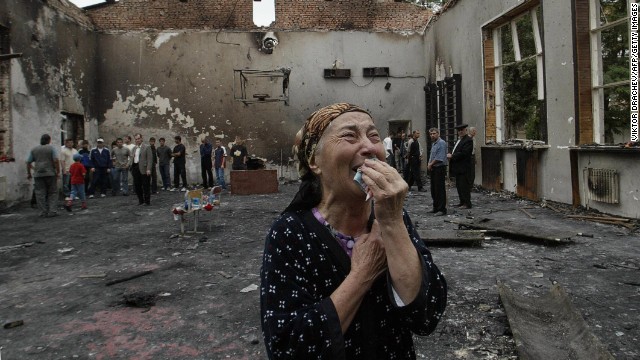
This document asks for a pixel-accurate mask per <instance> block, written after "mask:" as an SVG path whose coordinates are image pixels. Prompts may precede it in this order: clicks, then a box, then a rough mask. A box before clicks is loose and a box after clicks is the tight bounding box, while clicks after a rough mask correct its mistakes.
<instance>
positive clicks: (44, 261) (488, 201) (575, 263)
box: [0, 184, 640, 359]
mask: <svg viewBox="0 0 640 360" xmlns="http://www.w3.org/2000/svg"><path fill="white" fill-rule="evenodd" d="M296 189H297V185H296V184H288V185H280V193H278V194H269V195H252V196H238V195H230V194H224V195H223V197H222V206H221V207H220V208H216V209H214V210H213V212H212V213H213V214H212V213H206V215H205V216H204V220H211V218H213V223H211V225H212V226H211V230H210V231H209V225H210V224H209V223H208V222H200V224H199V229H200V230H202V231H204V233H203V234H192V235H190V237H177V236H176V234H178V233H179V224H178V222H176V221H174V220H173V214H172V213H171V209H172V207H173V204H175V203H179V202H181V201H182V199H183V193H175V192H162V193H161V194H159V195H157V196H153V197H152V200H151V206H150V207H142V206H137V201H136V199H135V197H131V196H130V197H107V198H104V199H91V200H89V203H88V205H89V210H87V211H80V210H79V209H78V210H75V209H74V212H72V213H71V214H69V213H67V212H65V211H64V210H61V211H60V212H59V213H60V216H58V217H56V218H39V217H38V211H37V210H34V209H31V208H29V206H28V204H26V205H24V206H21V207H17V208H14V209H11V210H10V211H6V212H4V213H2V214H0V234H1V235H0V238H1V240H0V321H2V324H3V325H6V326H5V327H3V328H0V347H1V350H0V353H1V356H2V358H3V359H65V358H67V359H68V358H79V359H115V358H127V359H129V358H130V359H266V355H265V351H264V343H263V340H262V336H261V334H260V315H259V290H252V289H253V288H254V287H252V285H259V276H258V274H259V272H260V265H261V255H262V248H263V243H264V236H265V234H266V231H267V229H268V228H269V226H270V224H271V222H272V221H273V219H274V218H275V217H276V216H277V214H278V213H279V212H280V211H281V210H282V209H284V207H285V206H286V205H287V204H288V202H289V201H290V200H291V198H292V197H293V195H294V193H295V191H296ZM448 192H449V203H450V204H455V203H457V195H456V190H455V188H449V189H448ZM472 198H473V203H474V208H473V209H469V210H464V211H458V210H454V209H453V208H449V214H448V215H447V216H443V217H434V216H432V214H431V213H429V212H428V211H429V210H431V197H430V196H429V193H428V192H425V193H413V194H411V195H408V196H407V201H406V209H407V210H408V212H409V214H410V216H411V217H412V219H413V221H414V223H416V225H417V228H418V230H420V231H422V230H424V231H437V230H442V231H443V232H444V231H445V230H446V231H447V232H449V233H450V232H451V231H456V230H457V229H458V228H459V225H458V224H456V222H465V221H466V222H476V221H483V219H485V220H484V223H487V222H488V223H496V222H498V223H499V222H504V223H507V224H510V225H511V226H513V224H516V229H515V230H516V232H517V230H518V228H520V229H522V230H523V231H524V230H527V233H528V234H530V233H531V232H533V233H536V229H539V233H541V234H542V233H544V234H549V232H551V233H552V234H554V233H557V234H563V235H562V236H565V235H566V234H574V235H575V236H571V238H570V239H569V241H566V242H563V243H562V244H561V245H553V244H549V243H548V242H544V241H535V240H533V241H531V239H529V240H527V241H524V240H523V239H522V238H517V237H515V236H514V237H511V236H509V237H507V236H503V235H501V234H500V233H497V234H496V233H488V234H487V235H486V236H487V237H490V239H483V241H482V244H481V245H480V246H460V245H459V244H457V245H455V246H449V247H432V248H431V251H432V254H433V257H434V260H435V262H436V264H438V266H439V267H440V269H441V270H442V271H443V273H444V274H445V276H446V278H447V281H448V285H449V304H448V307H447V311H446V314H445V316H444V317H443V319H442V321H441V323H440V324H439V325H438V328H437V329H436V331H435V332H434V333H433V334H432V335H430V336H429V337H424V338H423V337H415V346H416V352H417V357H418V358H419V359H515V358H517V356H518V355H517V351H516V343H515V341H514V338H513V336H512V334H511V331H510V326H509V322H508V319H507V315H506V313H505V310H504V308H503V307H502V305H501V303H500V299H499V295H498V290H497V287H496V281H497V280H500V281H502V282H504V283H505V284H508V285H509V286H510V287H511V288H512V289H513V290H514V291H515V292H517V293H518V294H520V295H524V296H528V297H529V296H530V297H537V296H542V295H544V294H546V293H547V292H548V291H549V288H550V287H551V286H552V285H553V284H556V283H557V284H560V285H561V286H562V287H563V288H564V290H565V291H566V292H567V294H568V295H569V297H570V300H571V301H572V302H573V305H574V306H575V307H576V309H577V310H578V311H579V313H580V314H581V315H582V317H583V318H584V319H585V321H586V323H587V325H588V326H589V328H590V330H591V331H592V332H593V334H594V335H595V336H596V337H597V338H598V339H599V340H600V341H601V342H602V343H603V344H604V346H605V347H606V349H607V350H608V351H609V352H610V353H611V354H612V355H613V356H614V357H615V358H617V359H637V358H639V357H640V345H638V344H640V342H638V338H640V325H639V324H640V276H639V275H640V270H639V267H640V251H638V247H639V246H640V236H639V235H640V231H638V230H637V229H638V227H637V226H635V227H633V226H629V225H634V224H635V222H636V221H637V220H632V221H631V222H630V223H627V225H628V226H629V227H625V226H618V225H613V224H600V223H596V222H588V221H583V220H579V219H571V218H567V217H566V215H568V214H570V213H573V212H574V211H573V210H572V209H571V208H569V207H568V206H564V205H561V204H554V206H552V208H553V209H551V208H550V207H548V206H547V207H542V206H541V204H539V203H534V202H531V201H526V200H519V199H515V198H513V197H511V196H508V195H504V194H497V193H488V192H479V191H476V192H473V193H472ZM521 208H524V209H526V211H522V210H520V209H521ZM211 215H213V216H211ZM595 215H598V214H595ZM486 219H489V220H486ZM188 225H189V224H188ZM190 225H191V226H193V224H190ZM636 225H637V224H636ZM578 233H582V234H586V235H588V236H578V235H577V234H578ZM590 236H593V237H590ZM108 283H109V284H112V285H109V286H107V284H108ZM20 321H22V323H20Z"/></svg>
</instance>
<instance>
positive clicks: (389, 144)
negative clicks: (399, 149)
mask: <svg viewBox="0 0 640 360" xmlns="http://www.w3.org/2000/svg"><path fill="white" fill-rule="evenodd" d="M382 143H383V144H384V151H385V157H386V161H387V164H389V166H391V167H393V168H395V167H396V159H395V157H394V155H393V140H392V139H391V130H388V131H387V137H386V138H384V140H382Z"/></svg>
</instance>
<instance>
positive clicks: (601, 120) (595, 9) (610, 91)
mask: <svg viewBox="0 0 640 360" xmlns="http://www.w3.org/2000/svg"><path fill="white" fill-rule="evenodd" d="M630 2H631V1H629V0H591V6H590V9H591V13H590V29H591V49H592V52H591V54H592V57H591V64H592V67H591V68H592V76H591V79H592V98H593V100H592V102H593V121H594V131H593V137H594V139H593V140H594V142H596V143H601V144H602V143H609V144H611V143H618V142H624V141H625V139H626V138H627V137H628V136H627V134H628V133H629V118H630V113H631V104H630V89H629V84H630V80H629V45H630V43H629V32H630V28H629V14H628V9H629V7H630ZM633 2H635V1H633Z"/></svg>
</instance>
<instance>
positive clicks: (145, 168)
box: [131, 134, 153, 206]
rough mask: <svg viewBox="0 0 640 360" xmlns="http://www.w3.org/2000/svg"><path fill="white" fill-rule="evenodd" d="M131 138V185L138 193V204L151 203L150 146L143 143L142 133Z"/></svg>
mask: <svg viewBox="0 0 640 360" xmlns="http://www.w3.org/2000/svg"><path fill="white" fill-rule="evenodd" d="M133 140H134V141H135V142H136V146H135V147H134V148H133V164H132V165H131V173H132V174H133V186H134V187H135V188H136V195H138V205H143V204H144V205H147V206H148V205H151V167H152V166H153V153H152V151H151V147H150V146H147V144H144V143H143V139H142V135H141V134H135V135H134V136H133Z"/></svg>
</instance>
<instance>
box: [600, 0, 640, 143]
mask: <svg viewBox="0 0 640 360" xmlns="http://www.w3.org/2000/svg"><path fill="white" fill-rule="evenodd" d="M623 1H626V2H627V4H626V9H627V15H626V16H625V17H622V18H619V19H616V20H614V21H612V22H608V23H607V24H604V25H600V24H599V19H600V16H599V14H600V1H599V0H589V37H590V46H591V101H592V113H593V142H594V143H596V144H605V143H606V140H605V123H604V115H605V114H604V91H605V89H611V88H616V87H621V86H625V85H626V86H630V84H631V79H627V80H622V81H616V82H612V83H608V84H604V69H603V61H602V32H603V31H605V30H607V29H611V28H614V27H616V26H619V25H621V24H625V23H626V24H627V28H628V31H629V43H628V44H627V50H628V51H629V50H630V49H631V24H630V18H631V17H630V12H631V3H637V2H638V1H637V0H623Z"/></svg>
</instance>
